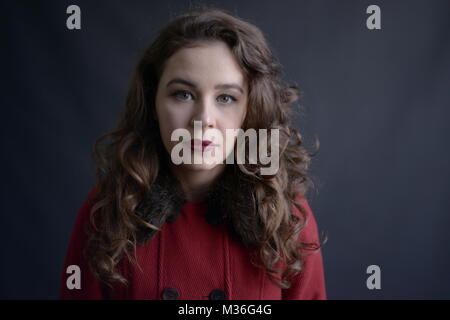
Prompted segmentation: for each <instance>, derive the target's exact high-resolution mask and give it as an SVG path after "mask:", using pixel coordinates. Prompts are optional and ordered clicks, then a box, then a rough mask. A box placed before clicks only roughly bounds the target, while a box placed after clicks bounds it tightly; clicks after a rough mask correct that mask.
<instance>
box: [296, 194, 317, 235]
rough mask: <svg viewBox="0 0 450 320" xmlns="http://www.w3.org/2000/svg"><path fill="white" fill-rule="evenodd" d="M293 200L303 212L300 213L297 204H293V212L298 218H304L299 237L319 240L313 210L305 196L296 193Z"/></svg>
mask: <svg viewBox="0 0 450 320" xmlns="http://www.w3.org/2000/svg"><path fill="white" fill-rule="evenodd" d="M294 200H295V202H296V203H297V204H298V205H299V206H301V208H302V209H303V212H304V214H301V212H300V210H299V209H298V208H297V206H295V205H293V208H292V211H293V213H294V214H295V215H296V216H298V217H299V218H300V219H302V220H304V223H305V227H304V228H303V229H302V232H301V233H300V237H301V238H302V239H303V240H304V241H312V242H317V241H318V240H319V235H318V226H317V221H316V218H315V216H314V213H313V210H312V209H311V206H310V205H309V202H308V199H307V197H306V196H305V195H304V194H303V193H297V194H296V196H295V199H294Z"/></svg>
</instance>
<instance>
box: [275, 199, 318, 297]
mask: <svg viewBox="0 0 450 320" xmlns="http://www.w3.org/2000/svg"><path fill="white" fill-rule="evenodd" d="M296 201H297V203H299V204H300V205H301V206H302V207H303V208H304V209H305V211H306V213H307V215H306V216H307V224H306V226H305V227H304V228H303V230H302V231H300V236H299V238H300V239H301V241H303V242H314V243H319V234H318V228H317V222H316V220H315V218H314V215H313V213H312V210H311V208H310V207H309V204H308V201H307V200H306V198H305V197H304V196H302V195H299V196H297V198H296ZM293 210H294V212H295V213H296V214H297V215H299V214H300V212H299V210H298V209H297V208H294V209H293ZM303 259H305V260H304V264H303V270H302V272H300V273H299V274H298V275H296V276H295V277H294V279H293V280H292V285H291V287H290V288H289V289H284V290H282V292H283V297H282V299H283V300H325V299H326V298H327V297H326V288H325V276H324V268H323V261H322V253H321V251H320V250H318V251H307V256H304V257H303Z"/></svg>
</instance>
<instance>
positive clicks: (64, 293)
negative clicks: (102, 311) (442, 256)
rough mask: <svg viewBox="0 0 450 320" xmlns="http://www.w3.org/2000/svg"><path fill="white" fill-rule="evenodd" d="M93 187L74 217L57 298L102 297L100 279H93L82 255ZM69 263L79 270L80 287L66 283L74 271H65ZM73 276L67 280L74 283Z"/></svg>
mask: <svg viewBox="0 0 450 320" xmlns="http://www.w3.org/2000/svg"><path fill="white" fill-rule="evenodd" d="M95 191H96V189H95V187H94V188H93V189H92V190H91V191H90V192H89V194H88V197H87V199H86V200H85V201H84V202H83V204H82V205H81V208H80V209H79V211H78V214H77V216H76V219H75V225H74V227H73V230H72V235H71V238H70V243H69V246H68V250H67V254H66V258H65V260H64V267H63V270H62V273H61V283H60V291H59V298H60V299H64V300H70V299H76V300H80V299H84V300H88V299H93V300H94V299H104V296H103V294H102V286H101V283H100V281H98V280H97V279H95V277H94V275H93V273H92V272H91V271H90V269H89V266H88V262H87V259H86V257H85V255H84V249H85V247H86V240H87V235H86V233H85V226H86V224H87V223H88V222H89V215H90V210H91V207H92V205H93V200H92V199H93V196H94V194H95ZM71 265H75V266H78V267H79V270H80V284H81V288H80V289H77V288H72V289H69V288H68V285H67V281H68V279H69V278H70V277H71V276H72V275H73V274H74V272H73V271H72V272H69V273H67V268H68V267H69V266H71ZM71 280H73V277H72V278H70V279H69V282H71V283H74V282H73V281H71Z"/></svg>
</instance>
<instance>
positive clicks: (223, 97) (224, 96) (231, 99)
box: [218, 94, 237, 104]
mask: <svg viewBox="0 0 450 320" xmlns="http://www.w3.org/2000/svg"><path fill="white" fill-rule="evenodd" d="M218 100H219V102H222V103H226V104H228V103H231V102H235V101H237V99H236V98H235V97H233V96H230V95H228V94H222V95H220V96H219V97H218Z"/></svg>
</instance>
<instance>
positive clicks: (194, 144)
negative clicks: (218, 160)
mask: <svg viewBox="0 0 450 320" xmlns="http://www.w3.org/2000/svg"><path fill="white" fill-rule="evenodd" d="M217 146H218V145H217V144H214V143H212V141H210V140H199V139H192V140H191V150H198V151H205V150H206V149H209V148H212V147H217Z"/></svg>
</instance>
